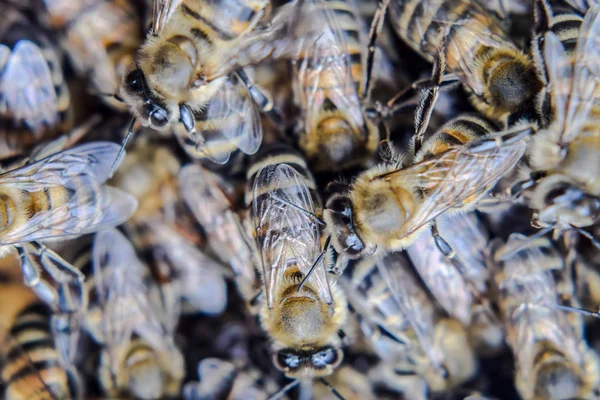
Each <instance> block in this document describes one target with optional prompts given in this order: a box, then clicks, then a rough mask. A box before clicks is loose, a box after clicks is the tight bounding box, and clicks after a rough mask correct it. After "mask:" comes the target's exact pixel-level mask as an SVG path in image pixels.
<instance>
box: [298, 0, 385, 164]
mask: <svg viewBox="0 0 600 400" xmlns="http://www.w3.org/2000/svg"><path fill="white" fill-rule="evenodd" d="M313 3H314V4H313V5H312V10H311V12H310V13H307V14H308V15H307V17H305V18H303V21H301V22H300V23H301V24H302V23H303V24H306V25H310V26H307V27H306V28H305V29H306V30H307V31H311V30H312V31H314V33H313V35H315V36H318V39H317V40H316V41H315V42H314V43H312V42H311V43H310V46H308V47H307V48H305V49H303V50H302V52H301V53H300V54H299V57H298V58H297V59H295V60H294V61H293V63H292V66H293V89H294V94H295V98H296V102H297V103H298V105H299V107H300V109H301V117H300V121H299V124H298V126H297V127H296V129H297V132H299V146H300V148H301V150H302V151H303V152H304V154H306V157H307V159H308V162H309V164H310V165H311V167H312V168H313V169H314V170H316V171H323V170H329V171H330V170H332V169H333V170H338V169H343V168H346V167H348V166H353V165H357V164H364V163H365V162H366V161H369V159H370V157H371V156H372V155H373V154H374V153H375V150H376V148H377V146H378V144H379V130H378V127H377V126H376V125H375V124H374V123H373V122H371V121H370V120H369V119H368V118H366V117H365V115H364V114H363V110H362V104H364V103H365V102H366V97H367V95H368V93H369V86H370V82H371V80H370V79H368V77H369V76H370V72H371V71H370V70H368V69H372V68H373V64H374V63H373V60H371V62H370V64H369V65H367V54H366V49H367V43H366V39H367V32H366V31H365V30H364V27H363V21H362V20H361V16H360V14H359V9H358V8H357V7H356V6H355V4H354V2H353V0H347V1H345V0H340V1H314V2H313Z"/></svg>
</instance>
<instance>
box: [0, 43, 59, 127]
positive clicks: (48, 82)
mask: <svg viewBox="0 0 600 400" xmlns="http://www.w3.org/2000/svg"><path fill="white" fill-rule="evenodd" d="M2 91H3V95H4V100H5V101H6V104H7V106H8V108H9V109H10V110H11V111H12V113H13V114H14V117H15V119H17V120H23V121H25V123H26V124H27V126H28V127H29V128H30V129H31V130H33V131H37V130H39V128H41V127H42V125H43V124H47V125H54V124H56V122H57V121H58V101H57V98H56V92H55V90H54V83H53V82H52V75H51V72H50V68H49V67H48V63H47V62H46V59H45V58H44V55H43V54H42V52H41V50H40V49H39V48H38V47H37V46H36V45H35V44H34V43H32V42H30V41H28V40H21V41H19V42H18V43H17V45H16V46H15V48H14V49H13V52H12V54H11V56H10V58H9V59H8V62H7V64H6V67H5V69H4V74H3V76H2Z"/></svg>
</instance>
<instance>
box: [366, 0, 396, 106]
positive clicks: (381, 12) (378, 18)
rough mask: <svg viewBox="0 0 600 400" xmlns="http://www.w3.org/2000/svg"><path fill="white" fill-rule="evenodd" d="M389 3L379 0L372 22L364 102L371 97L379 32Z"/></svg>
mask: <svg viewBox="0 0 600 400" xmlns="http://www.w3.org/2000/svg"><path fill="white" fill-rule="evenodd" d="M389 4H390V0H379V6H378V7H377V11H376V12H375V16H374V17H373V21H372V22H371V29H370V30H369V46H368V47H367V65H366V68H365V76H364V78H363V89H362V93H361V97H362V100H363V104H364V100H366V99H367V98H368V97H369V92H370V89H371V79H372V75H373V66H374V61H375V51H377V40H378V38H379V34H380V33H381V29H382V28H383V23H384V22H385V13H386V11H387V8H388V6H389Z"/></svg>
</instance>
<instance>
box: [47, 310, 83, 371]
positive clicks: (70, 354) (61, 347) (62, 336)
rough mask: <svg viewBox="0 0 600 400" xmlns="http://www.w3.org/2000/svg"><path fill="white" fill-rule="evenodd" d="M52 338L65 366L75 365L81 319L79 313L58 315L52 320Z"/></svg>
mask: <svg viewBox="0 0 600 400" xmlns="http://www.w3.org/2000/svg"><path fill="white" fill-rule="evenodd" d="M50 324H51V326H52V336H53V337H54V341H55V343H56V348H57V350H58V351H59V353H60V356H61V359H62V361H63V364H64V365H65V366H69V365H73V362H74V361H75V353H76V351H77V342H78V339H79V338H78V333H79V328H80V317H79V314H77V313H56V314H54V315H52V317H51V319H50Z"/></svg>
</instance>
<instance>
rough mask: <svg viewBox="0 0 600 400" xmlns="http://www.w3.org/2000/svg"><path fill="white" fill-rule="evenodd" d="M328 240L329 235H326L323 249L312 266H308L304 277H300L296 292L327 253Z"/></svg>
mask: <svg viewBox="0 0 600 400" xmlns="http://www.w3.org/2000/svg"><path fill="white" fill-rule="evenodd" d="M330 242H331V236H328V237H327V240H326V241H325V246H323V251H321V254H319V257H317V260H316V261H315V262H314V264H313V265H312V267H310V270H309V271H308V274H306V276H305V277H304V279H302V282H300V286H298V293H300V292H301V291H302V288H303V287H304V284H305V283H306V282H307V281H308V277H309V276H311V274H312V273H313V271H314V270H315V269H316V268H317V265H319V263H320V262H321V260H322V259H323V257H324V256H325V253H327V249H329V243H330Z"/></svg>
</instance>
